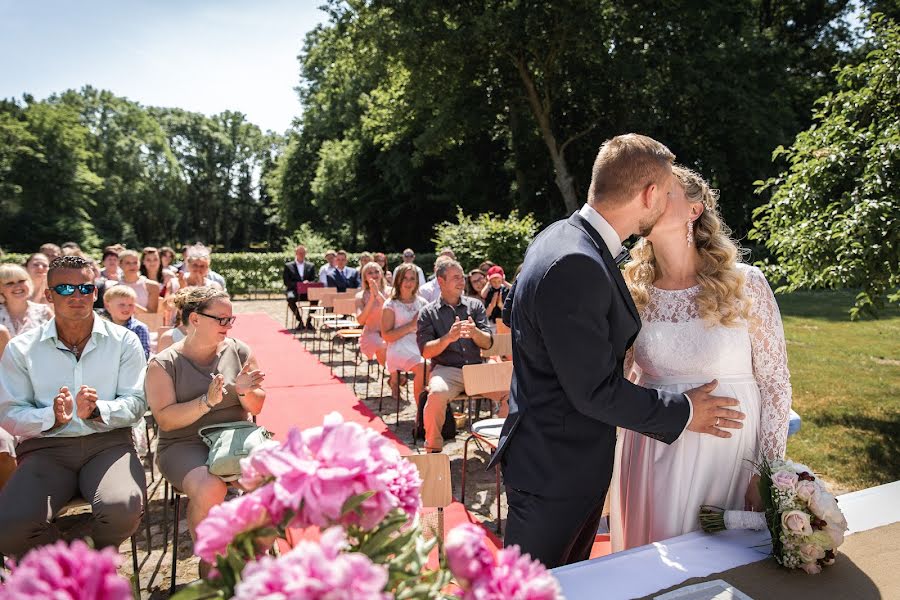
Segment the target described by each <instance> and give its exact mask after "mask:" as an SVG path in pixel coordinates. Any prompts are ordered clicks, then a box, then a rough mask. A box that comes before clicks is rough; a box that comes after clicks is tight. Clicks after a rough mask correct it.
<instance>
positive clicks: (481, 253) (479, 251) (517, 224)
mask: <svg viewBox="0 0 900 600" xmlns="http://www.w3.org/2000/svg"><path fill="white" fill-rule="evenodd" d="M539 228H540V225H539V223H538V222H537V221H536V220H535V218H534V216H533V215H530V214H529V215H525V216H524V217H519V213H518V212H517V211H512V212H511V213H510V214H509V216H508V217H506V218H501V217H499V216H497V215H494V214H491V213H482V214H480V215H478V216H476V217H472V216H470V215H466V214H464V213H463V211H462V209H458V210H457V213H456V223H450V222H449V221H445V222H443V223H438V224H437V225H435V226H434V234H435V237H434V239H433V240H432V241H433V242H434V243H435V248H436V249H437V250H438V251H439V250H440V249H441V248H444V247H449V248H451V249H452V250H453V252H454V254H456V258H457V260H458V261H459V262H460V264H462V266H463V268H464V269H466V270H467V271H468V270H469V269H475V268H477V267H478V265H479V264H481V263H482V262H483V261H485V260H490V261H491V262H493V263H495V264H498V265H500V266H502V267H503V269H504V271H505V272H506V274H507V279H509V280H510V281H511V280H512V278H513V274H514V273H515V269H516V268H517V267H518V266H519V265H520V264H521V263H522V259H523V258H524V257H525V250H527V249H528V244H530V243H531V240H532V239H534V236H535V235H536V234H537V232H538V229H539Z"/></svg>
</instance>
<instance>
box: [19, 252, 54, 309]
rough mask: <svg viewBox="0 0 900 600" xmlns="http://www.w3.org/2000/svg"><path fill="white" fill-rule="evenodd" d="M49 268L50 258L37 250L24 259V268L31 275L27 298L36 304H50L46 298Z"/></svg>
mask: <svg viewBox="0 0 900 600" xmlns="http://www.w3.org/2000/svg"><path fill="white" fill-rule="evenodd" d="M49 269H50V259H49V258H47V255H46V254H41V253H40V252H37V253H35V254H32V255H31V256H29V257H28V260H26V261H25V270H26V271H28V276H29V277H31V287H32V291H31V297H30V298H29V300H31V301H32V302H36V303H38V304H46V305H47V306H51V304H50V299H49V298H47V271H48V270H49Z"/></svg>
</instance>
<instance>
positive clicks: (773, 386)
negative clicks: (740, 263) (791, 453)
mask: <svg viewBox="0 0 900 600" xmlns="http://www.w3.org/2000/svg"><path fill="white" fill-rule="evenodd" d="M745 286H746V290H747V295H748V296H749V297H750V299H751V300H752V302H753V304H752V306H751V308H750V315H751V323H750V344H751V349H752V355H753V376H754V378H755V379H756V384H757V385H758V386H759V393H760V398H761V401H762V411H761V417H760V420H761V422H760V427H759V442H760V444H759V445H760V452H761V454H762V456H763V457H765V458H767V459H769V460H773V459H781V458H784V449H785V446H786V444H787V432H788V421H789V419H790V414H791V381H790V373H788V368H787V348H786V346H785V341H784V328H783V327H782V324H781V313H780V312H779V310H778V304H777V303H776V302H775V295H774V294H773V293H772V290H771V289H770V288H769V283H768V282H767V281H766V278H765V276H764V275H763V274H762V272H761V271H760V270H759V269H757V268H756V267H750V268H749V269H748V271H747V280H746V283H745Z"/></svg>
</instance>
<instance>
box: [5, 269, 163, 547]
mask: <svg viewBox="0 0 900 600" xmlns="http://www.w3.org/2000/svg"><path fill="white" fill-rule="evenodd" d="M93 277H94V276H93V273H92V272H91V269H90V267H89V265H88V263H87V261H86V260H84V259H83V258H80V257H77V256H62V257H59V258H55V259H53V260H52V261H51V262H50V271H49V273H48V275H47V279H48V285H49V287H50V295H51V302H52V303H53V307H54V312H55V313H56V316H55V317H54V318H53V319H51V320H50V321H48V322H47V323H44V324H43V325H41V326H40V327H38V328H34V329H32V330H30V331H28V332H26V333H24V334H23V335H20V336H17V337H14V338H13V339H12V340H11V341H10V343H9V345H8V346H7V348H6V351H5V352H4V353H3V358H2V359H0V426H2V427H3V428H4V429H6V431H8V432H9V433H10V434H12V435H14V436H17V437H18V438H19V443H18V445H17V446H16V453H17V454H18V459H19V466H18V468H17V469H16V471H15V473H14V474H13V476H12V478H11V479H10V480H9V482H8V483H7V484H6V487H5V488H4V489H3V491H2V492H0V553H3V554H5V555H7V556H9V555H13V556H21V555H22V554H24V553H25V552H27V551H28V550H30V549H31V548H33V547H35V546H42V545H45V544H49V543H52V542H53V541H55V540H56V539H57V538H58V537H59V531H58V529H57V527H56V524H55V523H54V517H55V515H56V514H57V513H58V512H59V511H60V510H62V508H63V507H64V506H65V505H66V503H67V502H69V500H71V499H72V498H73V497H76V496H82V497H83V498H85V499H86V500H87V501H88V502H90V503H91V506H92V513H93V514H92V521H93V523H92V525H93V527H92V529H93V531H92V533H91V539H93V541H94V544H95V545H96V546H97V547H98V548H102V547H104V546H112V547H118V546H119V544H121V543H122V542H123V541H124V540H126V539H128V537H129V536H130V535H131V534H132V533H134V532H135V530H137V528H138V525H139V524H140V520H141V514H142V511H143V506H142V504H143V501H142V500H143V495H144V488H145V481H144V468H143V466H142V465H141V461H140V459H139V458H138V455H137V452H136V451H135V447H134V442H133V440H132V437H131V426H132V425H133V424H134V423H136V422H137V421H138V420H139V419H140V418H141V417H142V416H143V415H144V412H145V411H146V409H147V404H146V402H145V401H144V392H143V379H144V369H145V367H146V362H145V360H144V352H143V350H142V349H141V345H140V342H139V341H138V339H137V337H136V336H134V335H132V334H131V333H129V332H128V331H127V330H125V329H124V328H122V327H116V326H115V325H113V324H112V323H110V322H108V321H106V320H104V319H101V318H100V317H99V316H97V315H95V314H94V311H93V310H92V307H91V304H92V303H93V301H94V297H93V296H94V294H95V293H96V290H95V288H94V283H93Z"/></svg>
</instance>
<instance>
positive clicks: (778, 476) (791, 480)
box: [772, 471, 798, 494]
mask: <svg viewBox="0 0 900 600" xmlns="http://www.w3.org/2000/svg"><path fill="white" fill-rule="evenodd" d="M797 479H798V478H797V474H796V473H791V472H790V471H778V472H777V473H772V485H774V486H775V487H776V488H778V489H779V490H781V491H783V492H788V493H791V494H793V493H795V491H796V486H797Z"/></svg>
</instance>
